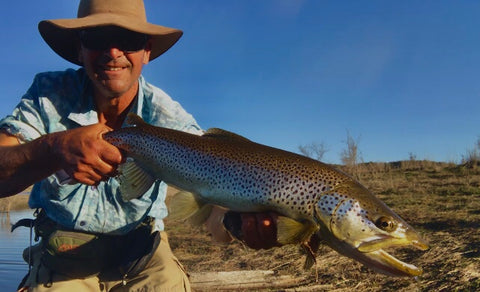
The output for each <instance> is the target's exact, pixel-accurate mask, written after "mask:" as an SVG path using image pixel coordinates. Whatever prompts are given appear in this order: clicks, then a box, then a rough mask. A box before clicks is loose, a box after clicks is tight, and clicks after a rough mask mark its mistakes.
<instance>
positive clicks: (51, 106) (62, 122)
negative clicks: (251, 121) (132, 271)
mask: <svg viewBox="0 0 480 292" xmlns="http://www.w3.org/2000/svg"><path fill="white" fill-rule="evenodd" d="M91 87H92V85H91V82H90V80H89V79H88V77H87V75H86V74H85V71H84V69H82V68H81V69H78V70H73V69H68V70H66V71H61V72H46V73H40V74H38V75H36V76H35V79H34V81H33V84H32V86H31V87H30V88H29V89H28V91H27V93H26V94H25V95H24V96H23V97H22V99H21V101H20V103H19V104H18V105H17V106H16V108H15V109H14V111H13V113H12V115H9V116H7V117H5V118H4V119H2V120H0V128H2V129H3V130H6V131H7V132H8V133H10V134H12V135H15V136H16V137H17V138H18V139H19V141H20V142H21V143H25V142H28V141H31V140H33V139H36V138H38V137H40V136H42V135H45V134H48V133H53V132H58V131H64V130H67V129H73V128H77V127H81V126H86V125H91V124H95V123H98V115H97V112H96V110H95V106H94V101H93V97H92V89H91ZM130 111H131V112H134V113H136V114H138V115H139V116H141V117H142V118H143V119H144V120H145V121H146V122H147V123H149V124H152V125H156V126H162V127H166V128H172V129H177V130H181V131H186V132H190V133H194V134H201V133H202V131H201V129H200V127H199V126H198V124H197V123H196V121H195V120H194V118H193V117H192V116H191V115H190V114H188V113H187V112H186V111H185V110H184V109H183V108H182V107H181V105H180V104H179V103H178V102H175V101H173V100H172V99H171V98H170V97H169V96H168V95H167V94H166V93H165V92H163V91H162V90H161V89H159V88H157V87H154V86H152V85H151V84H149V83H147V82H146V81H145V79H144V78H143V77H140V78H139V91H138V96H137V98H136V100H135V104H134V105H133V106H132V107H131V110H130ZM118 187H119V185H118V181H117V180H116V179H115V178H110V179H109V180H108V181H106V182H101V183H100V184H99V185H98V186H96V187H92V186H87V185H84V184H79V183H74V182H72V181H71V180H69V178H68V176H67V175H66V173H65V172H64V171H60V172H57V173H56V174H54V175H51V176H50V177H48V178H46V179H44V180H42V181H40V182H38V183H36V184H35V185H34V186H33V189H32V191H31V194H30V199H29V205H30V207H31V208H42V209H44V210H45V211H46V213H47V215H48V216H49V217H50V218H51V219H53V220H54V221H56V222H57V223H59V224H61V225H63V226H66V227H68V228H72V229H75V230H82V231H87V232H96V233H109V234H124V233H126V232H128V231H130V230H132V229H133V228H135V226H137V225H138V223H139V222H141V221H142V220H143V219H144V218H145V217H146V216H151V217H154V218H156V228H157V229H158V230H163V227H164V226H163V220H162V219H163V218H165V217H166V215H167V208H166V206H165V196H166V185H165V184H164V183H163V182H160V181H157V182H156V183H155V184H154V185H153V186H152V187H151V188H150V189H149V190H148V191H147V192H146V193H145V194H144V195H142V196H141V197H140V198H138V199H133V200H131V201H128V202H124V201H123V200H122V198H121V195H120V193H119V188H118Z"/></svg>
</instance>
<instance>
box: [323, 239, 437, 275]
mask: <svg viewBox="0 0 480 292" xmlns="http://www.w3.org/2000/svg"><path fill="white" fill-rule="evenodd" d="M332 239H333V238H332V237H330V240H332ZM327 243H328V241H327ZM328 245H329V246H330V247H332V248H333V249H334V250H336V251H338V252H339V253H341V254H343V255H345V256H347V257H349V258H352V259H354V260H357V261H359V262H360V263H362V264H363V265H365V266H366V267H368V268H370V269H372V270H374V271H376V272H378V273H382V274H385V275H388V276H395V277H417V276H420V275H421V274H422V273H423V270H422V269H421V268H419V267H416V266H414V265H412V264H408V263H405V262H403V261H401V260H399V259H397V258H395V257H394V256H393V255H391V254H390V253H388V252H386V251H385V250H387V249H388V250H391V249H392V248H398V247H414V248H416V249H419V250H427V249H429V246H428V244H427V243H426V242H425V241H424V240H423V239H420V238H418V237H417V238H416V239H414V240H408V239H396V238H392V237H385V238H382V239H376V240H372V241H368V242H364V243H362V244H360V245H359V246H358V247H354V246H352V245H350V244H349V243H347V242H345V241H339V240H336V239H333V241H330V242H329V243H328Z"/></svg>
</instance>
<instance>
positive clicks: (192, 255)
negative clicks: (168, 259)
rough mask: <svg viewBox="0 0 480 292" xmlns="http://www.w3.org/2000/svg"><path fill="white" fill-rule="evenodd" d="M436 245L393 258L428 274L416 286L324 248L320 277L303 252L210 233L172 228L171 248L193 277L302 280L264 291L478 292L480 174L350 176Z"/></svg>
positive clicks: (418, 166)
mask: <svg viewBox="0 0 480 292" xmlns="http://www.w3.org/2000/svg"><path fill="white" fill-rule="evenodd" d="M346 171H347V172H349V173H351V174H353V175H354V176H355V177H357V178H358V179H359V180H360V181H361V182H362V183H363V184H364V185H365V186H367V187H368V188H370V189H371V190H372V191H374V193H376V194H377V196H378V197H379V198H380V199H382V200H383V201H384V202H385V203H386V204H387V205H389V206H390V207H391V208H392V209H393V210H394V211H395V212H396V213H397V214H399V215H400V216H401V217H402V218H403V219H405V220H406V221H407V222H409V223H410V224H411V225H412V226H414V227H415V228H416V229H417V231H419V232H420V233H421V234H423V235H424V237H425V238H426V239H427V240H428V241H429V242H430V245H431V248H430V249H429V250H428V251H418V250H415V249H410V248H400V249H396V250H394V251H393V254H394V255H395V256H396V257H398V258H400V259H401V260H403V261H406V262H408V263H412V264H414V265H416V266H419V267H422V268H423V269H424V274H423V275H422V276H420V277H418V278H394V277H389V276H384V275H380V274H376V273H374V272H372V271H371V270H369V269H368V268H366V267H364V266H362V265H361V264H359V263H357V262H355V261H354V260H351V259H349V258H347V257H344V256H341V255H339V254H338V253H336V252H335V251H333V250H331V249H330V248H329V247H327V246H322V247H321V248H320V250H319V253H318V257H317V262H318V263H317V269H316V270H317V272H318V281H316V276H315V275H316V272H315V269H311V270H308V271H304V270H303V269H302V265H303V262H304V260H305V255H303V254H302V253H301V251H300V248H299V247H297V246H285V247H281V248H274V249H271V250H261V251H254V250H251V249H248V248H246V247H244V246H243V245H242V244H240V243H238V242H235V243H232V244H229V245H219V244H215V243H213V242H212V241H211V238H210V237H209V235H208V234H207V233H206V232H205V230H204V229H203V228H202V227H200V228H198V227H197V228H194V227H191V226H189V225H188V224H187V223H181V222H167V223H166V226H167V231H168V232H169V235H170V243H171V245H172V248H173V250H174V253H175V254H176V256H177V257H178V258H179V259H180V261H181V262H182V263H183V264H184V265H185V266H186V268H187V270H188V271H189V272H213V271H239V270H271V271H274V273H275V274H276V275H289V276H292V277H295V278H298V279H299V281H300V283H297V284H295V285H293V286H291V287H284V288H281V289H280V288H275V289H263V290H262V291H352V290H353V289H355V290H357V291H478V290H480V232H479V226H480V167H479V166H477V165H454V164H447V163H435V162H430V161H403V162H396V163H368V164H361V165H359V166H357V167H356V168H355V169H346Z"/></svg>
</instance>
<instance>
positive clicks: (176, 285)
mask: <svg viewBox="0 0 480 292" xmlns="http://www.w3.org/2000/svg"><path fill="white" fill-rule="evenodd" d="M40 257H41V250H40V249H39V248H36V249H35V248H34V249H32V259H33V266H32V269H31V272H30V275H29V276H28V278H27V280H26V282H25V287H24V288H23V289H21V290H20V291H68V292H76V291H112V292H117V291H190V283H189V281H188V277H187V275H186V272H185V270H184V268H183V266H182V265H181V264H180V263H179V262H178V260H177V258H176V257H175V256H174V255H173V253H172V251H171V249H170V245H169V244H168V239H167V234H166V233H165V232H161V241H160V244H159V246H158V248H157V250H156V251H155V254H154V256H153V257H152V259H151V260H150V262H149V263H148V264H147V266H146V268H145V269H144V270H143V271H142V272H141V273H140V274H138V275H137V276H135V277H133V278H129V279H127V281H126V282H125V283H122V281H121V280H120V281H102V279H99V278H98V277H90V278H86V279H72V278H68V277H66V276H63V275H61V274H56V273H51V271H50V270H49V269H48V268H46V267H45V266H43V265H42V264H41V263H40Z"/></svg>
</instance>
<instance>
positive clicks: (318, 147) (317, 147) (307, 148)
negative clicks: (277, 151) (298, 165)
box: [298, 142, 328, 161]
mask: <svg viewBox="0 0 480 292" xmlns="http://www.w3.org/2000/svg"><path fill="white" fill-rule="evenodd" d="M298 150H299V151H300V153H301V154H303V155H305V156H307V157H310V158H313V159H316V160H318V161H321V160H322V159H323V155H325V153H326V152H327V151H328V148H327V147H326V146H325V143H323V142H321V143H317V142H312V143H311V144H309V145H300V146H298Z"/></svg>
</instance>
